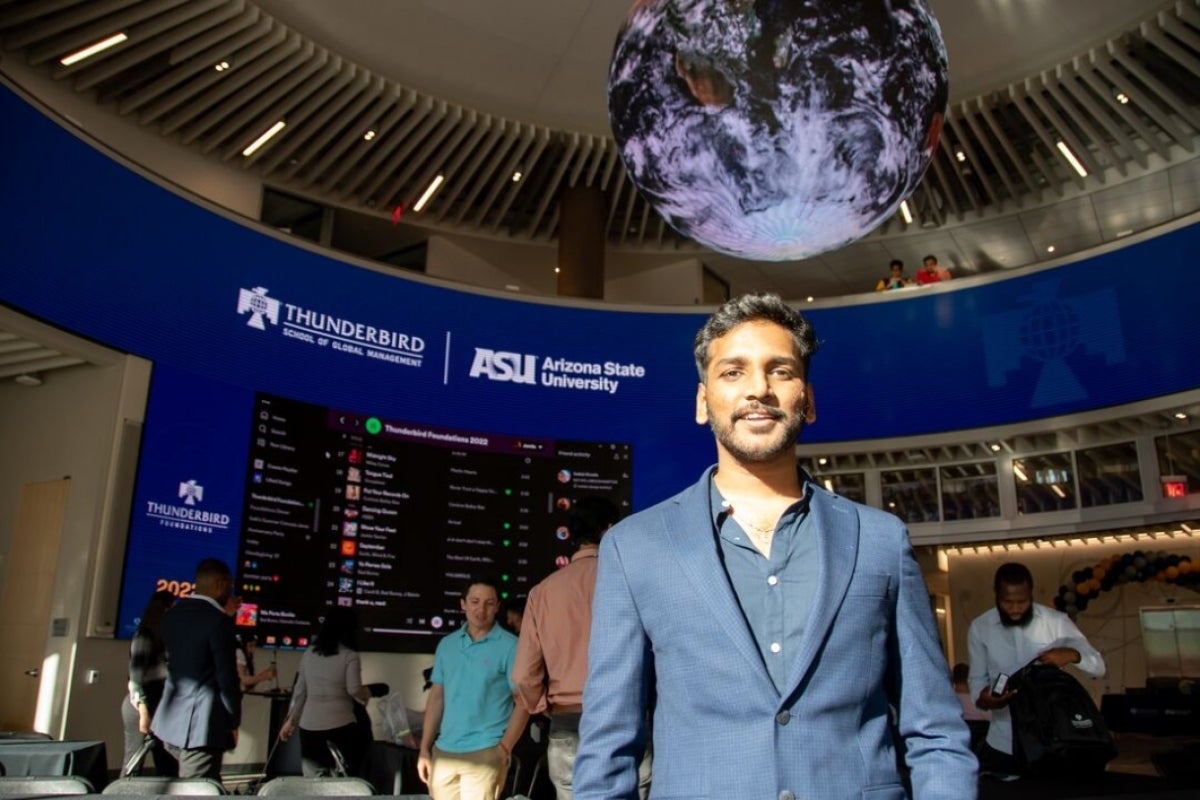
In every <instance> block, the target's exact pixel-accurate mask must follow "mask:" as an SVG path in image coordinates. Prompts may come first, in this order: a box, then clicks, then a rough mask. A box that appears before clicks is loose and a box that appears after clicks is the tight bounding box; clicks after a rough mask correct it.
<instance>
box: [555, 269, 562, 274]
mask: <svg viewBox="0 0 1200 800" xmlns="http://www.w3.org/2000/svg"><path fill="white" fill-rule="evenodd" d="M560 272H562V270H561V269H559V268H558V267H555V268H554V274H555V275H557V274H558V273H560Z"/></svg>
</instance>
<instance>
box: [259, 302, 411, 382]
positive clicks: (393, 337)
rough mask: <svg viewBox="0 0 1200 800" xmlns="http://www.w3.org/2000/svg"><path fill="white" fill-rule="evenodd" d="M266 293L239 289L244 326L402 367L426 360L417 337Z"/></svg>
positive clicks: (348, 354)
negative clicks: (290, 301) (273, 330)
mask: <svg viewBox="0 0 1200 800" xmlns="http://www.w3.org/2000/svg"><path fill="white" fill-rule="evenodd" d="M269 291H270V290H269V289H267V288H266V287H265V286H255V287H254V288H253V289H239V290H238V300H237V313H238V314H240V315H242V316H246V317H247V319H246V327H248V328H254V329H255V330H259V331H264V332H266V331H268V330H270V329H272V328H278V329H279V331H280V333H281V334H282V335H283V336H284V337H286V338H288V339H291V340H293V341H297V342H301V343H303V344H307V345H311V346H313V347H325V348H328V349H330V350H335V351H337V352H339V353H343V354H345V355H347V356H354V357H357V358H372V359H375V360H378V361H386V362H389V363H392V364H398V365H400V366H405V367H419V366H421V364H422V362H423V360H424V358H425V340H424V339H422V338H421V337H420V336H413V335H412V334H408V333H402V332H400V331H395V330H391V329H390V328H383V327H380V326H378V325H367V324H365V323H362V322H358V321H356V320H352V319H346V318H345V317H337V316H334V315H332V314H326V313H324V312H322V311H315V310H313V309H310V308H305V307H303V306H299V305H296V304H294V303H288V302H285V301H283V300H280V299H278V298H275V297H270V296H268V292H269Z"/></svg>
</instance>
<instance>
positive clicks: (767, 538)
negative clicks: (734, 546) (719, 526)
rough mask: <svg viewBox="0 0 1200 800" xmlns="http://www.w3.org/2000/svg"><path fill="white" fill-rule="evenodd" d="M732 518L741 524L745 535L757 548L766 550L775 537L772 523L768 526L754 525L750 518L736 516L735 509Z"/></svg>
mask: <svg viewBox="0 0 1200 800" xmlns="http://www.w3.org/2000/svg"><path fill="white" fill-rule="evenodd" d="M733 519H734V521H735V522H737V524H738V525H739V526H741V528H742V530H744V531H745V532H746V535H747V536H749V537H750V540H751V541H752V542H753V543H754V545H755V547H757V548H758V549H759V550H766V549H767V548H768V547H769V546H770V544H771V540H772V539H774V538H775V526H774V525H772V526H771V527H769V528H767V527H764V526H762V525H755V524H754V523H753V522H751V521H750V520H748V519H745V518H743V517H740V516H738V514H737V512H736V511H735V512H734V513H733Z"/></svg>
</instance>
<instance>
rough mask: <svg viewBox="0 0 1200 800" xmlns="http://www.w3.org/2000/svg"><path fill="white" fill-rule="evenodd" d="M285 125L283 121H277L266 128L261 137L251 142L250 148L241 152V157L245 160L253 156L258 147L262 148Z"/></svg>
mask: <svg viewBox="0 0 1200 800" xmlns="http://www.w3.org/2000/svg"><path fill="white" fill-rule="evenodd" d="M286 125H287V123H286V122H284V121H283V120H279V121H278V122H276V123H275V124H274V125H272V126H271V127H269V128H267V129H266V130H265V131H263V133H262V135H261V136H259V137H258V138H257V139H255V140H254V141H253V142H251V143H250V146H249V147H247V148H246V149H245V150H243V151H242V155H243V156H246V157H247V158H249V157H250V156H252V155H254V153H255V152H257V151H258V149H259V148H260V147H262V146H263V145H264V144H266V143H267V142H269V141H271V139H272V137H274V136H275V134H277V133H279V132H280V131H281V130H283V129H284V127H285V126H286Z"/></svg>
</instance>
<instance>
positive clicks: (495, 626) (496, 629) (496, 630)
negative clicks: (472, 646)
mask: <svg viewBox="0 0 1200 800" xmlns="http://www.w3.org/2000/svg"><path fill="white" fill-rule="evenodd" d="M501 630H503V628H501V627H500V623H499V622H493V623H492V629H491V630H489V631H488V632H487V633H485V634H484V635H483V636H480V637H479V638H478V639H472V638H471V634H469V633H467V625H466V623H463V625H462V627H460V628H459V629H458V635H459V636H461V637H462V638H464V639H466V640H467V641H468V642H476V643H478V642H486V641H488V640H489V639H495V638H496V637H497V636H499V635H500V631H501Z"/></svg>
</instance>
